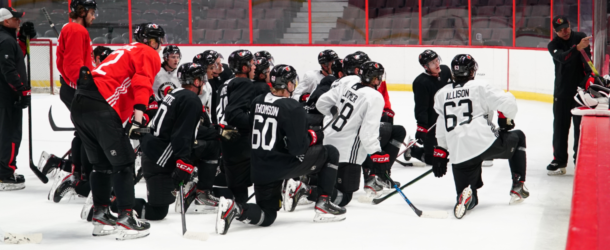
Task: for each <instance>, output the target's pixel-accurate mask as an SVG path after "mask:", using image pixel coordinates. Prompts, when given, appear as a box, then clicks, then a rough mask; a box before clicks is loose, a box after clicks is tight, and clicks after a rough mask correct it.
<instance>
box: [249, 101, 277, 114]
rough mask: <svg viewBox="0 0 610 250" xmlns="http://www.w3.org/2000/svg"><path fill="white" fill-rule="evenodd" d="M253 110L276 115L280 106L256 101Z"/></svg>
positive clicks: (258, 112)
mask: <svg viewBox="0 0 610 250" xmlns="http://www.w3.org/2000/svg"><path fill="white" fill-rule="evenodd" d="M254 112H255V113H257V114H263V115H270V116H275V117H277V114H278V113H279V112H280V107H277V106H271V105H265V104H260V103H257V104H256V110H254Z"/></svg>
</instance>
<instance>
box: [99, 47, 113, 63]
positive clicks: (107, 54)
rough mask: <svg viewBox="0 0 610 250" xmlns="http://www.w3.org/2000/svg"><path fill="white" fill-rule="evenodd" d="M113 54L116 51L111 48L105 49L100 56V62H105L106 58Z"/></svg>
mask: <svg viewBox="0 0 610 250" xmlns="http://www.w3.org/2000/svg"><path fill="white" fill-rule="evenodd" d="M112 52H114V50H112V49H110V48H105V49H104V51H102V53H101V54H100V62H104V60H106V57H108V56H109V55H110V54H112Z"/></svg>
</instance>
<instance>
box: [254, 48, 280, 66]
mask: <svg viewBox="0 0 610 250" xmlns="http://www.w3.org/2000/svg"><path fill="white" fill-rule="evenodd" d="M254 56H255V57H256V59H260V58H265V59H267V62H269V65H270V68H269V70H271V68H272V67H273V65H274V64H275V59H274V58H273V56H272V55H271V53H269V51H266V50H261V51H259V52H256V53H254Z"/></svg>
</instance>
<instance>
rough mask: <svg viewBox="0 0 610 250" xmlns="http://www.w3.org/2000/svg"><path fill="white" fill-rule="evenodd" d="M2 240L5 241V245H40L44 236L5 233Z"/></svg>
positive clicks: (38, 234) (39, 234)
mask: <svg viewBox="0 0 610 250" xmlns="http://www.w3.org/2000/svg"><path fill="white" fill-rule="evenodd" d="M2 239H3V240H4V244H40V242H41V241H42V234H41V233H37V234H14V233H4V235H2Z"/></svg>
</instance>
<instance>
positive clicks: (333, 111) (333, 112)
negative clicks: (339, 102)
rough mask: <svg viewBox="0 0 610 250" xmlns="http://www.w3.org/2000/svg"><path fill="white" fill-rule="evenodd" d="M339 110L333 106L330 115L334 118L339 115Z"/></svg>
mask: <svg viewBox="0 0 610 250" xmlns="http://www.w3.org/2000/svg"><path fill="white" fill-rule="evenodd" d="M338 109H339V108H337V106H333V107H332V108H330V114H331V115H332V116H333V117H334V116H335V115H337V113H339V110H338Z"/></svg>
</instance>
